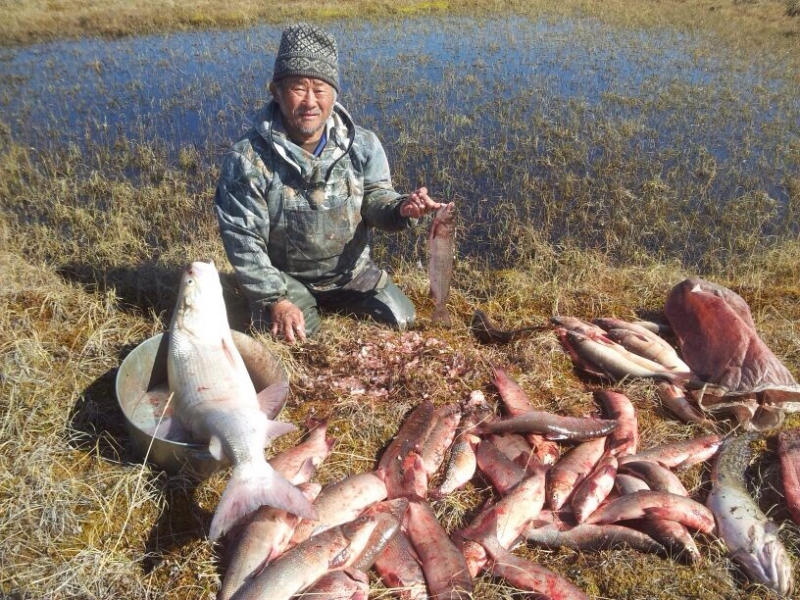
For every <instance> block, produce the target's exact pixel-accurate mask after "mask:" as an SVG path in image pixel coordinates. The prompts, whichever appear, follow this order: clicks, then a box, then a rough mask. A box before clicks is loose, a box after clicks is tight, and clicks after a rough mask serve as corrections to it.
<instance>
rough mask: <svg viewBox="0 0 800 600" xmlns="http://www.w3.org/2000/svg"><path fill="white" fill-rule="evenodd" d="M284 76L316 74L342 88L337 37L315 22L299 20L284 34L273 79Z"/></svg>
mask: <svg viewBox="0 0 800 600" xmlns="http://www.w3.org/2000/svg"><path fill="white" fill-rule="evenodd" d="M284 77H315V78H317V79H322V80H323V81H325V82H327V83H330V84H331V85H332V86H333V87H334V88H336V91H337V92H338V91H340V90H339V59H338V53H337V51H336V40H335V39H334V38H333V36H332V35H331V34H330V33H328V32H327V31H325V30H324V29H320V28H319V27H316V26H314V25H309V24H308V23H297V24H296V25H292V26H290V27H288V28H286V29H285V30H284V32H283V35H282V36H281V45H280V48H278V56H276V57H275V70H274V72H273V74H272V81H278V80H280V79H283V78H284Z"/></svg>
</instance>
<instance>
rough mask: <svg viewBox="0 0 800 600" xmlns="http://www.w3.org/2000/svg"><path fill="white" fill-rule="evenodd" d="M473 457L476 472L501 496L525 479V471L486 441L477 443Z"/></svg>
mask: <svg viewBox="0 0 800 600" xmlns="http://www.w3.org/2000/svg"><path fill="white" fill-rule="evenodd" d="M475 456H476V459H477V461H478V470H479V471H480V472H481V473H483V476H484V477H485V478H486V479H488V480H489V482H490V483H491V484H492V485H493V486H494V488H495V489H496V490H497V493H498V494H500V495H501V496H505V495H506V494H507V493H508V492H509V491H511V490H512V489H514V487H515V486H516V485H517V484H519V482H520V481H522V480H523V479H524V478H525V469H524V468H523V467H520V466H519V465H517V464H516V463H515V462H514V461H512V460H511V459H510V458H508V457H507V456H506V455H505V454H503V453H502V452H500V450H498V449H497V446H495V445H494V444H493V443H492V442H490V441H489V440H487V439H483V440H481V441H480V442H478V447H477V449H476V451H475Z"/></svg>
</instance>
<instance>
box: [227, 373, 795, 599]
mask: <svg viewBox="0 0 800 600" xmlns="http://www.w3.org/2000/svg"><path fill="white" fill-rule="evenodd" d="M493 382H494V385H495V386H496V387H497V390H498V392H499V393H500V397H501V399H502V402H503V407H504V411H503V412H504V415H503V416H497V415H495V414H494V413H493V411H492V409H491V407H490V406H489V404H488V403H487V402H486V400H485V398H484V397H483V394H482V393H481V392H479V391H475V392H472V394H471V395H470V397H469V399H468V400H466V401H465V402H464V403H463V405H458V404H449V405H444V406H440V407H436V406H434V405H433V403H431V402H430V401H423V402H421V403H420V404H418V405H417V406H416V407H415V408H414V409H413V410H412V411H411V412H410V413H409V414H408V415H407V417H406V418H405V420H404V422H403V424H402V426H401V428H400V430H399V431H398V433H397V435H396V436H395V437H394V438H393V440H392V441H391V442H390V443H389V445H388V446H387V448H386V449H385V450H384V452H383V453H382V455H381V456H380V459H379V461H378V466H377V468H376V470H375V471H373V472H365V473H358V474H353V475H349V476H347V477H345V478H343V479H342V480H340V481H338V482H336V483H332V484H329V485H327V486H326V487H324V488H322V490H321V491H320V488H319V486H318V485H315V484H310V483H308V481H309V479H310V478H311V477H312V476H313V474H314V472H315V470H316V468H317V467H318V466H319V465H320V464H321V463H322V461H323V460H324V459H325V457H326V456H327V455H328V453H329V452H330V450H331V447H332V445H333V442H332V441H331V440H330V439H328V438H327V437H326V427H325V423H324V422H315V423H310V424H309V431H310V433H309V435H308V437H307V438H306V440H305V441H304V442H303V443H302V444H300V445H299V446H296V447H294V448H291V449H289V450H287V451H286V452H284V453H283V454H279V455H278V456H276V457H275V458H273V459H272V460H271V461H270V463H271V465H272V466H273V468H274V469H275V470H276V471H277V472H279V473H281V474H282V475H283V476H284V477H286V478H287V479H289V480H290V481H292V482H293V483H296V484H298V485H300V486H301V488H302V489H303V492H304V493H305V494H307V496H308V497H309V498H310V499H314V498H315V499H314V501H313V505H314V507H315V509H316V511H317V515H318V519H317V520H307V519H301V518H298V517H297V516H295V515H292V514H291V513H288V512H286V511H283V510H279V509H276V508H272V507H268V506H264V507H261V508H259V509H258V510H257V511H256V512H255V513H254V514H253V515H252V516H251V517H249V518H247V519H245V520H244V521H243V523H242V525H240V526H239V527H237V528H236V529H235V530H234V531H232V532H230V533H229V534H228V536H227V538H226V546H228V547H229V548H231V549H232V555H233V556H232V559H231V561H230V564H229V565H228V566H227V569H226V571H225V578H224V581H223V588H222V591H221V594H220V597H221V598H270V599H272V598H290V597H292V596H293V595H295V594H300V593H301V592H305V594H307V596H306V597H309V598H311V597H325V598H367V597H368V591H369V584H368V576H367V574H366V572H367V570H369V569H374V571H375V572H376V573H377V574H378V576H379V577H380V579H381V580H382V582H383V583H384V584H385V585H386V586H387V587H388V588H390V589H393V590H395V592H396V595H397V597H400V598H429V597H434V598H468V597H471V596H470V594H471V593H472V591H473V581H474V578H475V577H476V576H478V575H480V574H482V573H487V574H489V575H490V576H493V577H497V578H501V579H502V580H503V581H505V583H506V584H508V585H513V586H515V587H517V588H519V589H520V590H524V591H528V592H533V593H536V594H539V595H541V596H543V597H549V598H567V599H571V598H586V597H587V596H586V595H585V594H584V593H583V592H582V591H581V590H580V589H579V588H578V587H577V586H576V585H575V584H573V583H572V582H570V581H568V580H566V579H565V578H564V577H562V576H561V575H559V574H557V573H556V572H554V571H551V570H549V569H547V568H546V567H544V566H542V565H539V564H537V563H534V562H532V561H529V560H526V559H524V558H521V557H520V556H518V555H517V554H514V553H512V551H513V550H514V549H515V548H516V547H518V546H520V545H523V544H532V545H539V546H544V547H548V548H556V547H569V548H575V549H579V550H581V551H592V550H600V549H607V548H615V547H623V546H624V547H629V548H632V549H635V550H638V551H640V552H654V553H658V554H661V555H663V556H670V557H673V558H675V559H677V560H684V561H689V562H691V561H695V560H697V559H698V558H699V557H700V552H699V550H698V547H697V545H696V543H695V536H697V535H698V534H703V535H706V536H719V538H720V540H721V541H722V542H724V543H725V545H726V546H727V547H728V549H729V551H730V553H731V556H732V557H733V558H734V559H735V560H737V561H738V562H739V564H740V565H741V567H742V569H743V570H744V572H745V573H746V574H747V575H748V576H749V577H750V578H751V579H753V580H754V581H757V582H759V583H762V584H764V585H767V586H769V587H771V588H772V589H774V590H775V591H777V592H778V593H780V594H789V593H790V591H791V589H792V586H793V582H792V571H791V563H790V560H789V557H788V556H787V554H786V552H785V550H784V548H783V546H782V545H781V543H780V540H779V539H778V537H777V536H776V531H777V526H776V525H775V524H774V523H773V522H772V521H770V520H769V519H768V518H767V517H766V516H765V515H764V513H763V512H761V511H760V509H759V508H758V506H757V505H756V503H755V502H754V501H753V500H752V498H751V497H750V496H749V494H748V492H747V491H746V487H745V483H744V481H745V480H744V476H745V468H746V467H747V464H748V461H749V448H750V446H749V444H750V442H751V441H752V439H753V437H754V436H757V435H758V434H753V433H751V434H746V435H742V436H735V437H730V438H728V439H725V440H723V438H722V437H721V436H720V435H718V434H709V435H706V436H702V437H699V438H696V439H690V440H686V441H682V442H676V443H672V444H667V445H663V446H658V447H655V448H650V449H648V450H643V451H639V450H638V425H637V418H636V411H635V409H634V407H633V405H632V403H631V402H630V400H629V399H628V398H627V397H626V396H625V395H624V394H622V393H620V392H615V391H609V390H600V391H596V392H594V397H595V399H596V400H597V402H598V404H599V406H600V407H601V408H602V410H603V413H604V418H580V417H563V416H558V415H554V414H551V413H546V412H542V411H536V410H534V408H533V407H532V405H531V403H530V401H529V399H528V398H527V396H526V394H525V392H524V390H523V389H522V388H521V387H520V386H519V385H518V384H517V383H516V382H515V381H514V380H513V379H512V378H511V377H509V376H508V374H506V373H505V371H504V370H503V369H501V368H499V367H498V368H495V370H494V379H493ZM562 445H568V448H562V447H561V446H562ZM715 455H716V459H715V462H714V470H713V475H712V492H711V494H710V495H709V497H708V499H707V502H706V504H705V505H704V504H703V503H701V502H699V501H698V500H696V499H693V498H691V497H690V495H689V493H688V492H687V490H686V489H685V488H684V486H683V485H682V484H681V482H680V479H679V478H678V477H677V476H676V475H675V473H674V470H676V469H683V468H686V467H688V466H691V465H694V464H697V463H698V462H701V461H705V460H709V459H711V458H712V457H713V456H715ZM787 455H788V454H787ZM448 457H449V458H448ZM446 458H447V460H445V459H446ZM787 464H790V463H788V462H787ZM440 471H441V472H440ZM476 478H479V479H480V480H481V481H486V482H489V483H490V484H491V486H492V488H493V489H494V491H495V499H494V500H492V501H490V502H488V503H487V504H486V506H485V507H484V508H483V509H481V510H480V511H479V512H478V514H477V516H476V517H475V518H474V519H472V520H471V521H470V522H469V523H467V524H466V525H464V526H462V527H459V528H457V529H455V530H453V531H450V532H449V533H448V532H447V531H446V530H445V528H444V527H443V526H442V525H441V524H440V522H439V520H438V519H437V518H436V513H435V511H434V509H433V508H432V506H431V504H430V503H429V501H430V500H432V499H438V498H442V497H444V496H446V495H447V494H450V493H452V492H453V491H455V490H456V489H459V488H462V487H464V486H466V485H467V484H468V483H469V482H471V481H472V482H475V483H477V481H476ZM432 481H437V482H438V485H430V484H431V482H432ZM732 507H735V508H736V510H732ZM317 595H319V596H317Z"/></svg>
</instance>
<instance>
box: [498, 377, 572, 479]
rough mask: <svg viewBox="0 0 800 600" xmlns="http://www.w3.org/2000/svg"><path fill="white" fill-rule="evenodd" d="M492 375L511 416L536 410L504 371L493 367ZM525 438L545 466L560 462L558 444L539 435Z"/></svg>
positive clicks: (534, 434)
mask: <svg viewBox="0 0 800 600" xmlns="http://www.w3.org/2000/svg"><path fill="white" fill-rule="evenodd" d="M492 374H493V378H492V383H493V384H494V386H495V387H496V388H497V391H498V392H499V393H500V399H501V400H502V401H503V406H505V409H506V411H507V412H508V414H509V415H510V416H512V417H516V416H519V415H521V414H524V413H526V412H528V411H531V410H534V406H533V403H532V402H531V401H530V398H529V397H528V394H527V393H525V390H524V389H522V386H521V385H519V383H517V382H516V381H515V380H514V379H513V378H512V377H511V376H510V375H509V374H508V373H507V372H506V371H505V370H504V369H502V368H501V367H498V366H493V367H492ZM525 437H526V438H527V440H528V442H529V443H530V445H531V446H533V449H534V452H535V454H536V456H537V458H538V459H539V460H540V461H542V462H543V463H544V464H547V465H551V464H553V463H554V462H556V461H557V460H558V457H559V454H560V452H559V449H558V445H557V444H555V443H554V442H552V441H550V440H547V439H545V438H544V437H543V436H541V435H539V434H537V433H529V434H527V435H526V436H525Z"/></svg>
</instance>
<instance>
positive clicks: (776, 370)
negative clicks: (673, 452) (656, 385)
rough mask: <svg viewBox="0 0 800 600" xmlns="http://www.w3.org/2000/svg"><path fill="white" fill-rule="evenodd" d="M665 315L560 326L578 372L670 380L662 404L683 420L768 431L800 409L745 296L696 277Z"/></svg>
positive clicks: (673, 296)
mask: <svg viewBox="0 0 800 600" xmlns="http://www.w3.org/2000/svg"><path fill="white" fill-rule="evenodd" d="M664 313H665V315H666V318H667V321H668V323H667V324H655V323H650V322H639V323H627V322H625V321H622V320H620V319H611V318H601V319H595V320H594V321H593V323H591V324H588V323H583V322H580V321H579V320H578V319H574V318H571V317H554V318H553V322H554V324H555V325H556V326H557V332H558V335H559V338H560V339H561V342H562V344H563V345H564V348H565V349H566V350H567V351H568V352H569V354H570V356H571V358H572V360H573V362H574V363H575V365H576V366H578V367H579V368H581V369H583V370H584V371H586V372H588V373H591V374H594V375H597V376H599V377H606V378H609V379H612V380H614V381H621V380H623V379H633V378H637V377H642V378H653V379H659V380H662V381H665V382H667V384H669V385H664V386H663V390H664V391H663V392H662V393H661V395H662V398H663V397H666V398H675V400H673V401H672V404H675V403H681V404H682V405H683V406H682V408H681V409H680V410H679V411H678V412H679V413H680V414H678V416H680V417H681V418H684V420H688V421H692V422H698V421H705V420H706V418H707V417H706V415H707V414H726V413H728V414H732V415H733V416H734V417H735V418H736V420H737V421H738V422H739V423H740V424H741V425H743V426H744V427H745V428H747V429H756V430H762V431H763V430H769V429H773V428H775V427H777V426H779V425H780V424H781V423H782V422H783V418H784V415H785V413H787V412H795V411H797V410H800V385H799V384H798V383H797V382H796V381H795V379H794V377H793V376H792V374H791V373H790V372H789V370H788V369H787V368H786V367H785V366H784V365H783V363H781V361H780V360H779V359H778V358H777V357H776V356H775V354H774V353H773V352H772V351H771V350H770V349H769V347H768V346H767V345H766V344H765V343H764V341H763V340H762V339H761V338H760V337H759V335H758V332H757V331H756V326H755V323H754V322H753V317H752V315H751V313H750V308H749V307H748V306H747V303H746V302H745V300H744V299H743V298H742V297H741V296H739V295H738V294H736V293H735V292H733V291H731V290H729V289H727V288H725V287H723V286H720V285H717V284H715V283H711V282H708V281H705V280H703V279H701V278H699V277H692V278H689V279H686V280H684V281H682V282H681V283H679V284H677V285H676V286H674V287H673V289H672V290H671V291H670V293H669V294H668V296H667V300H666V304H665V307H664ZM473 329H474V327H473ZM666 332H668V333H669V334H670V335H672V336H674V337H675V339H676V340H677V344H678V347H679V348H680V351H681V356H682V357H683V360H682V359H681V358H679V357H678V354H677V352H676V350H675V349H674V348H673V347H672V346H671V345H670V344H669V343H668V342H667V341H666V340H665V339H664V338H663V337H662V336H661V335H659V334H661V333H666ZM684 360H685V361H686V362H684ZM689 396H691V399H690V400H687V397H689ZM688 404H694V406H693V407H691V408H689V407H688ZM696 409H699V410H696ZM705 422H706V424H707V421H705Z"/></svg>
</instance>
